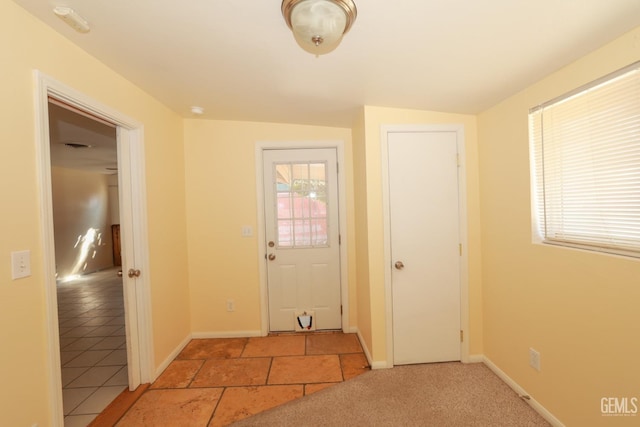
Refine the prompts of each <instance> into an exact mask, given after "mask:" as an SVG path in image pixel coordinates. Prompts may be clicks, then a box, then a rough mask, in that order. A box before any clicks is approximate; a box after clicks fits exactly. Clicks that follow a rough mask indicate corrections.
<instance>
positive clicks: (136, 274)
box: [127, 268, 140, 278]
mask: <svg viewBox="0 0 640 427" xmlns="http://www.w3.org/2000/svg"><path fill="white" fill-rule="evenodd" d="M127 276H129V277H130V278H134V277H140V270H136V269H133V268H130V269H129V271H128V272H127Z"/></svg>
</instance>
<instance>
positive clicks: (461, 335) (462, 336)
mask: <svg viewBox="0 0 640 427" xmlns="http://www.w3.org/2000/svg"><path fill="white" fill-rule="evenodd" d="M460 342H464V331H462V330H461V331H460Z"/></svg>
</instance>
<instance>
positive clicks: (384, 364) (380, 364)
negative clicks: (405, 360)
mask: <svg viewBox="0 0 640 427" xmlns="http://www.w3.org/2000/svg"><path fill="white" fill-rule="evenodd" d="M355 333H356V336H357V337H358V341H360V347H362V351H363V352H364V357H366V358H367V362H368V363H369V366H370V367H371V369H387V368H392V367H393V366H391V365H390V364H388V363H387V361H386V360H382V361H377V362H376V361H374V360H373V357H371V352H370V351H369V347H367V344H366V341H365V340H364V338H363V337H362V334H361V333H360V329H357V328H356V330H355Z"/></svg>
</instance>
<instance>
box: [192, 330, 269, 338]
mask: <svg viewBox="0 0 640 427" xmlns="http://www.w3.org/2000/svg"><path fill="white" fill-rule="evenodd" d="M261 336H262V331H222V332H194V333H192V334H191V337H192V338H194V339H201V338H250V337H261Z"/></svg>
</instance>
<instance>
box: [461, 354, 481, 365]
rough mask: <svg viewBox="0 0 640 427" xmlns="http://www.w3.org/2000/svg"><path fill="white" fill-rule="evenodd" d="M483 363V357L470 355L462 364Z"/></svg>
mask: <svg viewBox="0 0 640 427" xmlns="http://www.w3.org/2000/svg"><path fill="white" fill-rule="evenodd" d="M483 362H484V355H482V354H470V355H469V357H468V358H467V361H466V362H462V363H483Z"/></svg>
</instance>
